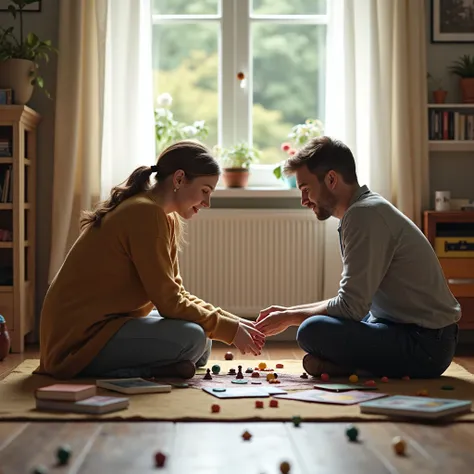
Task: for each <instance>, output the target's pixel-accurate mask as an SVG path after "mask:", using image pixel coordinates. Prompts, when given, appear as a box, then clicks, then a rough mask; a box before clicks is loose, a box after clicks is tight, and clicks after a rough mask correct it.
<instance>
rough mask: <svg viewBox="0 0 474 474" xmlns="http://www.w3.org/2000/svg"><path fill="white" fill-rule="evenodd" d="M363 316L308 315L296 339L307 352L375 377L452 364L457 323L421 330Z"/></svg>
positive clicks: (432, 373)
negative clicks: (347, 317)
mask: <svg viewBox="0 0 474 474" xmlns="http://www.w3.org/2000/svg"><path fill="white" fill-rule="evenodd" d="M368 319H369V318H368V316H366V317H365V318H364V319H363V320H362V321H361V322H357V321H352V320H348V319H343V318H335V317H332V316H312V317H310V318H308V319H307V320H306V321H304V322H303V323H302V324H301V326H300V327H299V328H298V333H297V335H296V340H297V342H298V344H299V346H300V347H301V348H302V349H303V350H304V351H305V352H307V353H308V354H311V355H313V356H316V357H319V358H321V359H325V360H328V361H331V362H334V363H335V364H337V365H339V366H342V367H347V368H352V369H354V370H355V369H358V370H364V371H368V372H370V373H371V374H373V375H375V376H380V377H382V376H387V377H403V376H405V375H408V376H410V377H413V378H436V377H439V376H440V375H441V374H442V373H443V372H444V371H445V370H446V369H447V368H448V367H449V365H450V364H451V361H452V360H453V357H454V352H455V350H456V345H457V341H458V325H457V324H451V325H450V326H446V327H444V328H441V329H425V328H422V327H419V326H417V325H414V324H397V323H393V322H391V321H387V320H382V319H377V320H375V321H371V322H369V321H368Z"/></svg>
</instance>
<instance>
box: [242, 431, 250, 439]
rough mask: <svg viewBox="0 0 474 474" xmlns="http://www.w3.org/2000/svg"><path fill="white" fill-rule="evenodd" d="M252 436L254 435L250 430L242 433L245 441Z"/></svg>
mask: <svg viewBox="0 0 474 474" xmlns="http://www.w3.org/2000/svg"><path fill="white" fill-rule="evenodd" d="M251 437H252V435H251V434H250V433H249V432H248V431H244V433H243V434H242V438H244V440H245V441H248V440H249V439H250V438H251Z"/></svg>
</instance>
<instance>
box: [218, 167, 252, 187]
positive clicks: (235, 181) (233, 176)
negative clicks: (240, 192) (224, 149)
mask: <svg viewBox="0 0 474 474" xmlns="http://www.w3.org/2000/svg"><path fill="white" fill-rule="evenodd" d="M222 178H223V179H224V183H225V185H226V186H227V187H228V188H245V186H247V183H248V181H249V170H248V169H247V168H224V173H223V174H222Z"/></svg>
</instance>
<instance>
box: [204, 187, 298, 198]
mask: <svg viewBox="0 0 474 474" xmlns="http://www.w3.org/2000/svg"><path fill="white" fill-rule="evenodd" d="M300 197H301V191H300V190H299V189H295V188H282V187H269V186H268V187H263V186H262V187H258V186H251V187H247V188H220V187H217V188H216V190H215V191H214V192H213V193H212V198H213V199H214V198H300Z"/></svg>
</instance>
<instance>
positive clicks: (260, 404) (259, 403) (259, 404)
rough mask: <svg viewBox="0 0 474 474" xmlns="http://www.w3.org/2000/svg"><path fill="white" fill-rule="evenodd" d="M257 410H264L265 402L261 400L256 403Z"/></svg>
mask: <svg viewBox="0 0 474 474" xmlns="http://www.w3.org/2000/svg"><path fill="white" fill-rule="evenodd" d="M255 408H263V402H262V401H261V400H257V401H256V402H255Z"/></svg>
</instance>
